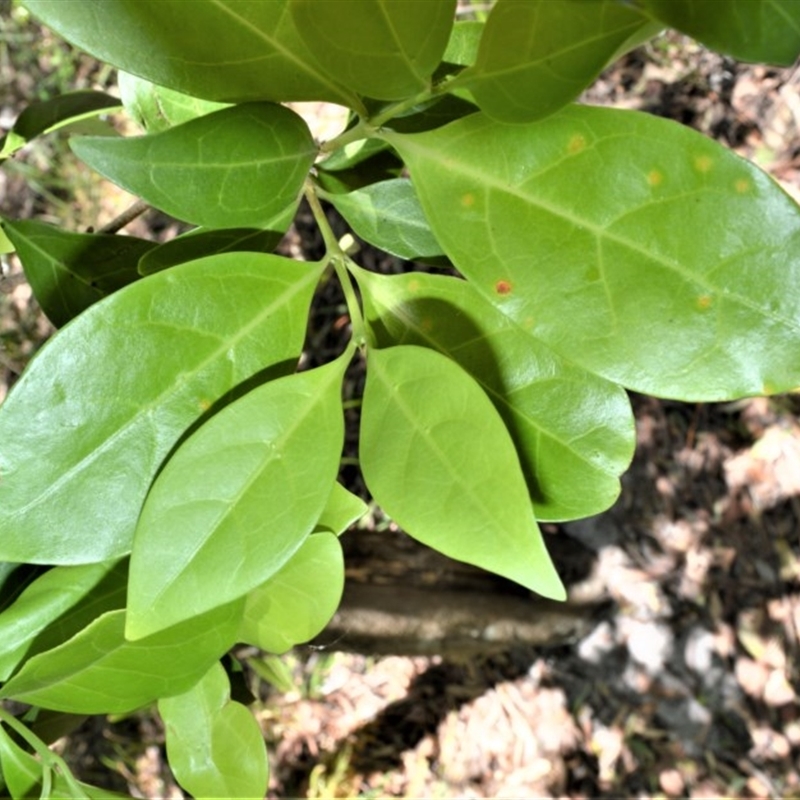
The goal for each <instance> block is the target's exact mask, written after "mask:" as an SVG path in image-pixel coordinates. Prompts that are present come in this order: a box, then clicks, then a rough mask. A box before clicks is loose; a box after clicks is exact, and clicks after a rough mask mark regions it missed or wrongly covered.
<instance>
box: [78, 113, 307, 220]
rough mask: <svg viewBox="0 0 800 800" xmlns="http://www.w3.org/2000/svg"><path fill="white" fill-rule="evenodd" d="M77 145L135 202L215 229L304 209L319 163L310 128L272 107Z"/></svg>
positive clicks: (87, 139) (87, 140)
mask: <svg viewBox="0 0 800 800" xmlns="http://www.w3.org/2000/svg"><path fill="white" fill-rule="evenodd" d="M70 144H71V146H72V149H73V150H74V152H75V153H76V155H77V156H78V157H79V158H80V159H81V160H83V161H85V162H86V163H87V164H88V165H89V166H90V167H92V168H93V169H95V170H97V171H98V172H99V173H101V174H102V175H104V176H105V177H106V178H108V179H109V180H112V181H114V183H116V184H118V185H119V186H122V187H123V188H124V189H126V190H127V191H129V192H131V193H132V194H136V195H139V196H140V197H142V198H143V199H145V200H146V201H147V202H148V203H150V204H152V205H154V206H156V207H157V208H160V209H161V210H163V211H166V212H167V213H168V214H172V215H173V216H175V217H178V218H179V219H183V220H186V221H187V222H192V223H194V224H196V225H207V226H209V227H212V228H247V227H253V228H271V227H274V226H275V223H276V222H277V221H278V220H279V219H281V218H282V217H283V216H284V215H285V213H286V210H287V208H290V207H291V208H293V207H294V205H295V204H296V203H297V200H298V196H299V193H300V190H301V189H302V186H303V181H304V180H305V178H306V175H307V174H308V170H309V168H310V167H311V165H312V164H313V162H314V157H315V155H316V147H315V145H314V141H313V140H312V138H311V134H310V133H309V131H308V127H307V126H306V124H305V122H303V120H302V119H301V118H300V117H299V116H298V115H297V114H295V113H294V112H293V111H290V110H289V109H288V108H285V107H284V106H278V105H273V104H271V103H245V104H243V105H239V106H233V107H231V108H223V109H222V110H220V111H215V112H214V113H212V114H207V115H206V116H204V117H199V118H198V119H193V120H190V121H189V122H184V123H183V124H182V125H177V126H175V127H174V128H170V129H169V130H166V131H164V132H163V133H155V134H148V135H146V136H134V137H130V138H120V137H116V138H110V137H107V136H99V137H83V138H77V139H72V140H71V142H70ZM142 164H146V165H147V169H142Z"/></svg>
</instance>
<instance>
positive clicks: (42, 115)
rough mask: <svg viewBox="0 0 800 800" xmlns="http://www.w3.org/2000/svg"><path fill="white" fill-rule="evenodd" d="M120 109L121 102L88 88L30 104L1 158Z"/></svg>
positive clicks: (4, 145)
mask: <svg viewBox="0 0 800 800" xmlns="http://www.w3.org/2000/svg"><path fill="white" fill-rule="evenodd" d="M117 108H119V100H118V99H117V98H116V97H112V96H111V95H108V94H104V93H103V92H95V91H92V90H89V89H86V90H83V91H79V92H67V93H65V94H62V95H59V96H58V97H51V98H50V99H48V100H40V101H38V102H35V103H31V104H30V105H29V106H28V107H27V108H26V109H25V110H24V111H23V112H22V113H21V114H20V115H19V116H18V117H17V119H16V122H14V125H13V126H12V128H11V130H10V131H9V132H8V133H7V134H6V136H5V138H4V139H3V141H2V148H0V159H4V158H8V157H9V156H11V155H13V154H14V153H15V152H16V151H17V150H19V149H20V148H21V147H24V146H25V144H27V143H28V142H29V141H30V140H31V139H34V138H36V137H37V136H40V135H41V134H43V133H50V132H51V131H55V130H58V129H59V128H62V127H63V126H65V125H70V124H72V123H75V122H79V121H81V120H84V119H88V118H90V117H95V116H97V115H98V114H102V113H103V112H104V111H112V110H114V109H117Z"/></svg>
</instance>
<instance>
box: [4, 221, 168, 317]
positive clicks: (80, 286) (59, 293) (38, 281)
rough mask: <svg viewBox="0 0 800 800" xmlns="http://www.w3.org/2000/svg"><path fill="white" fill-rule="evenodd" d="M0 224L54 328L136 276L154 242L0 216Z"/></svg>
mask: <svg viewBox="0 0 800 800" xmlns="http://www.w3.org/2000/svg"><path fill="white" fill-rule="evenodd" d="M2 226H3V230H5V232H6V233H7V234H8V237H9V239H11V241H12V242H13V243H14V247H15V248H16V251H17V255H19V258H20V261H22V266H23V268H24V269H25V277H26V278H27V279H28V282H29V283H30V285H31V289H33V293H34V295H35V296H36V300H37V301H38V303H39V305H40V306H41V307H42V310H43V311H44V313H45V314H47V317H48V318H49V319H50V321H51V322H52V323H53V324H54V325H55V326H56V327H61V326H63V325H66V324H67V322H69V321H70V320H71V319H72V318H73V317H76V316H78V314H80V313H81V312H82V311H85V310H86V309H87V308H89V306H90V305H92V304H94V303H96V302H97V301H98V300H102V298H104V297H107V296H108V295H109V294H111V293H113V292H115V291H116V290H117V289H121V288H122V287H123V286H126V285H128V284H129V283H133V281H135V280H138V278H139V277H140V275H139V272H138V271H137V265H138V262H139V259H140V258H142V257H143V256H144V255H145V254H146V253H147V252H149V251H151V250H152V249H153V248H154V247H156V245H157V243H156V242H148V241H145V240H144V239H137V238H136V237H134V236H112V235H110V234H109V235H104V234H94V233H70V232H68V231H63V230H61V229H60V228H58V227H56V226H54V225H46V224H45V223H43V222H37V221H35V220H19V221H16V222H12V221H11V220H3V221H2Z"/></svg>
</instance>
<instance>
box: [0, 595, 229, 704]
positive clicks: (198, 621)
mask: <svg viewBox="0 0 800 800" xmlns="http://www.w3.org/2000/svg"><path fill="white" fill-rule="evenodd" d="M242 608H243V601H237V602H234V603H229V604H228V605H226V606H222V607H218V608H215V609H214V610H213V611H209V612H208V613H206V614H203V615H201V616H199V617H194V618H193V619H190V620H187V621H185V622H182V623H180V624H179V625H174V626H173V627H171V628H167V629H166V630H163V631H160V632H159V633H157V634H155V635H153V636H148V637H146V638H144V639H139V640H138V641H136V642H130V641H127V640H126V639H125V636H124V629H125V611H124V610H123V609H120V610H118V611H109V612H107V613H106V614H103V615H102V616H100V617H98V618H97V619H96V620H95V621H94V622H92V623H91V625H89V626H88V627H87V628H85V629H84V630H82V631H81V632H80V633H78V634H77V635H75V636H73V637H72V639H70V640H69V641H67V642H65V643H64V644H62V645H60V646H59V647H56V648H54V649H52V650H48V651H47V652H45V653H40V654H39V655H36V656H34V657H33V658H31V659H30V660H29V661H26V662H25V665H24V666H23V667H22V669H21V670H20V671H19V672H18V673H17V674H16V675H15V676H14V677H13V678H12V679H11V680H10V681H9V682H8V683H7V684H6V685H5V686H4V687H3V688H2V690H0V698H3V697H5V698H10V699H13V700H18V701H19V702H21V703H31V704H32V705H37V706H41V707H42V708H51V709H54V710H56V711H66V712H69V713H73V714H125V713H127V712H129V711H133V710H135V709H137V708H141V707H142V706H145V705H147V704H148V703H152V702H153V701H154V700H156V699H157V698H162V697H169V696H170V695H173V694H179V693H181V692H185V691H186V690H187V689H189V688H190V687H191V686H192V685H194V684H195V683H196V682H197V681H198V680H199V679H200V677H201V676H202V675H203V674H204V673H205V672H206V671H207V670H208V669H209V667H210V666H211V665H212V664H213V663H214V662H215V661H217V660H218V659H219V658H220V656H222V655H223V653H225V652H226V651H227V650H228V649H229V648H230V647H231V646H232V645H233V644H234V642H235V641H236V631H237V628H238V625H239V620H240V619H241V614H242Z"/></svg>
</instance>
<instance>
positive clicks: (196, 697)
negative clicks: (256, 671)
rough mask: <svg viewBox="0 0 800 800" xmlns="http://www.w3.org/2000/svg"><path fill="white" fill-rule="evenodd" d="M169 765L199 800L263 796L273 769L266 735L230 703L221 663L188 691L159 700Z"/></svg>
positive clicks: (245, 712)
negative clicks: (268, 760)
mask: <svg viewBox="0 0 800 800" xmlns="http://www.w3.org/2000/svg"><path fill="white" fill-rule="evenodd" d="M158 712H159V714H160V715H161V718H162V719H163V721H164V728H165V731H166V742H167V757H168V759H169V765H170V768H171V769H172V771H173V772H174V774H175V777H176V778H177V779H178V783H180V785H181V786H182V787H183V788H184V789H186V791H187V792H190V793H191V794H192V796H193V797H196V798H198V800H200V798H220V797H264V795H265V794H266V792H267V781H268V778H269V765H268V762H267V750H266V747H265V745H264V736H263V734H262V733H261V729H260V728H259V726H258V723H257V722H256V720H255V717H253V715H252V714H251V713H250V712H249V711H248V710H247V707H246V706H243V705H242V704H241V703H236V702H234V701H232V700H231V699H230V685H229V683H228V677H227V675H226V674H225V670H224V669H223V668H222V665H221V664H219V663H217V664H214V665H213V666H212V667H211V669H210V670H209V671H208V672H207V673H206V674H205V675H204V676H203V677H202V679H201V680H200V681H199V682H198V683H196V684H195V685H194V686H192V688H191V689H189V690H188V691H187V692H184V693H183V694H179V695H176V696H174V697H169V698H166V699H164V700H159V703H158Z"/></svg>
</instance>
